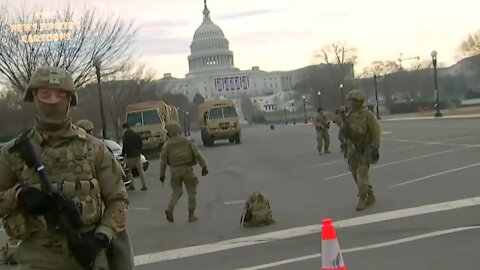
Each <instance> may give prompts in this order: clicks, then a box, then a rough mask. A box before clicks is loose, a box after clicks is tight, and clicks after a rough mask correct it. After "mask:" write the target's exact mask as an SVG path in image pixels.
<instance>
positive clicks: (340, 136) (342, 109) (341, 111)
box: [333, 105, 347, 153]
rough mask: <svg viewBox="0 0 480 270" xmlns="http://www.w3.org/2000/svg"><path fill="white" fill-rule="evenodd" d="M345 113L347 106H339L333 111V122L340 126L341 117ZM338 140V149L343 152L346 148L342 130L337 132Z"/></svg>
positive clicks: (343, 116)
mask: <svg viewBox="0 0 480 270" xmlns="http://www.w3.org/2000/svg"><path fill="white" fill-rule="evenodd" d="M346 114H347V108H346V107H345V106H343V105H342V106H340V107H339V108H338V109H337V110H336V111H335V119H334V120H333V122H334V123H335V124H337V126H339V127H341V126H342V123H343V118H345V116H346ZM338 140H339V141H340V151H341V152H342V153H345V151H346V148H345V138H344V136H343V133H342V132H338Z"/></svg>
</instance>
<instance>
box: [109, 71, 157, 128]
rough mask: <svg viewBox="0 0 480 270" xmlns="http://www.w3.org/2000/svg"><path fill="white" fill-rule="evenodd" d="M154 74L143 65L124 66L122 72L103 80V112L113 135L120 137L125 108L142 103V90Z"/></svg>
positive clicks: (143, 99)
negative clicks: (106, 115) (107, 118)
mask: <svg viewBox="0 0 480 270" xmlns="http://www.w3.org/2000/svg"><path fill="white" fill-rule="evenodd" d="M154 75H155V73H154V72H153V70H151V69H148V68H146V66H145V65H143V64H142V65H139V66H135V65H134V64H133V63H129V64H128V65H125V66H124V68H123V69H122V70H120V71H119V72H117V73H114V74H111V75H109V76H106V77H105V78H104V81H103V83H102V86H103V88H102V92H103V98H104V104H105V105H104V106H105V110H106V112H107V113H108V117H109V118H110V120H111V123H112V124H113V127H114V130H115V133H116V135H117V136H120V126H121V123H123V122H124V117H125V107H126V106H127V105H128V104H132V103H136V102H142V101H145V100H146V99H145V98H143V96H144V95H143V93H144V89H145V88H146V87H147V85H148V84H149V83H150V82H151V81H152V79H153V77H154Z"/></svg>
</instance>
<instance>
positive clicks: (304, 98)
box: [302, 96, 307, 124]
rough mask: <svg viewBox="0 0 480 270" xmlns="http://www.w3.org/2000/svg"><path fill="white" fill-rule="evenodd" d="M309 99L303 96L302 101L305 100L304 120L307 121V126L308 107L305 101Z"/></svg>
mask: <svg viewBox="0 0 480 270" xmlns="http://www.w3.org/2000/svg"><path fill="white" fill-rule="evenodd" d="M306 99H307V98H306V97H305V96H302V100H303V114H304V120H305V124H306V123H307V106H306V105H305V100H306Z"/></svg>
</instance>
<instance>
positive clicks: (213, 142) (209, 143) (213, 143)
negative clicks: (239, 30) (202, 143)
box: [208, 137, 215, 146]
mask: <svg viewBox="0 0 480 270" xmlns="http://www.w3.org/2000/svg"><path fill="white" fill-rule="evenodd" d="M214 145H215V138H214V137H210V138H208V146H214Z"/></svg>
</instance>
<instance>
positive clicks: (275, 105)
mask: <svg viewBox="0 0 480 270" xmlns="http://www.w3.org/2000/svg"><path fill="white" fill-rule="evenodd" d="M188 68H189V72H188V73H187V74H186V76H185V78H182V79H181V78H175V77H173V76H172V75H171V73H165V74H164V76H163V78H162V79H161V80H160V81H159V82H161V83H163V84H164V86H165V90H166V91H167V92H171V93H175V94H184V95H186V96H187V97H188V98H189V100H190V101H192V100H193V98H194V96H195V95H196V94H197V93H198V94H200V95H202V96H203V97H204V98H205V99H207V100H209V99H221V98H229V99H233V100H234V101H235V103H236V104H237V111H239V113H240V114H241V109H240V98H241V97H242V96H245V95H246V96H248V97H250V99H251V100H252V101H253V102H254V104H256V106H257V109H258V110H261V111H275V110H283V108H284V106H286V107H287V108H288V109H290V107H291V102H292V100H291V98H290V96H291V91H292V88H293V86H294V85H295V84H296V83H297V82H298V76H297V74H298V73H299V70H296V71H295V70H294V71H275V72H266V71H263V70H261V69H260V68H259V67H258V66H254V67H252V69H251V70H240V69H238V68H236V67H235V61H234V55H233V52H232V51H231V50H230V48H229V42H228V39H227V38H226V37H225V34H224V33H223V31H222V29H221V28H220V27H219V26H218V25H216V24H215V23H214V22H213V21H212V19H211V17H210V10H209V9H208V7H207V4H206V1H205V4H204V9H203V22H202V24H201V25H200V26H199V27H198V28H197V30H196V31H195V33H194V35H193V40H192V43H191V45H190V55H189V56H188Z"/></svg>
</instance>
